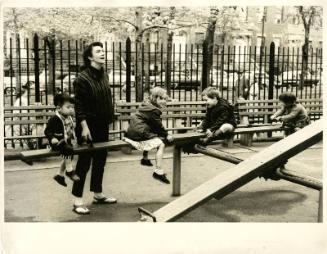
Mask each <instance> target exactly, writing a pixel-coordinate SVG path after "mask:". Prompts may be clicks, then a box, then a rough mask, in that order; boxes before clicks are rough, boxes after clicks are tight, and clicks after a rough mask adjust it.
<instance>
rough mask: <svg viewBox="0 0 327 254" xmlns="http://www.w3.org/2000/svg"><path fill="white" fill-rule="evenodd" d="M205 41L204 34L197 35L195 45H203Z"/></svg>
mask: <svg viewBox="0 0 327 254" xmlns="http://www.w3.org/2000/svg"><path fill="white" fill-rule="evenodd" d="M203 41H204V33H195V44H202V43H203Z"/></svg>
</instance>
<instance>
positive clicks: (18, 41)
mask: <svg viewBox="0 0 327 254" xmlns="http://www.w3.org/2000/svg"><path fill="white" fill-rule="evenodd" d="M16 40H17V41H16V47H17V48H16V52H17V58H18V77H19V79H18V80H16V82H17V81H19V90H18V92H19V93H20V94H22V79H21V78H22V69H21V54H20V52H21V48H20V36H19V35H18V36H17V37H16ZM16 62H17V61H16ZM16 87H18V86H17V83H16ZM19 105H22V96H20V97H19ZM21 129H22V128H21V125H20V132H21ZM20 135H21V133H20Z"/></svg>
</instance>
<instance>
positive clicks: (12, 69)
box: [7, 38, 15, 106]
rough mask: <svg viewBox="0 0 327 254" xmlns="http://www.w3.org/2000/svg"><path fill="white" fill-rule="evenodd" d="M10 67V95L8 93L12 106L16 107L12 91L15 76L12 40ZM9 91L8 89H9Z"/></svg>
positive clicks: (10, 45) (10, 43) (10, 41)
mask: <svg viewBox="0 0 327 254" xmlns="http://www.w3.org/2000/svg"><path fill="white" fill-rule="evenodd" d="M9 54H10V55H9V65H10V67H9V68H10V93H8V94H9V95H10V106H13V105H14V101H13V96H12V91H13V76H15V75H14V68H13V57H12V54H13V53H12V38H10V40H9ZM7 90H8V89H7Z"/></svg>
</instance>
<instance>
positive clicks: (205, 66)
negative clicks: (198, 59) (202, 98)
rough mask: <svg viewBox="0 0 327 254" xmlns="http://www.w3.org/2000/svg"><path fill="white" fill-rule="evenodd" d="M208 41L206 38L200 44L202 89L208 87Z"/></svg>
mask: <svg viewBox="0 0 327 254" xmlns="http://www.w3.org/2000/svg"><path fill="white" fill-rule="evenodd" d="M207 72H208V43H207V41H206V40H204V41H203V44H202V86H201V90H202V91H203V90H204V89H206V88H207V87H208V80H207V79H208V73H207Z"/></svg>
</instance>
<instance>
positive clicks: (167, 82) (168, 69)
mask: <svg viewBox="0 0 327 254" xmlns="http://www.w3.org/2000/svg"><path fill="white" fill-rule="evenodd" d="M171 46H172V45H171V43H170V42H168V43H167V52H166V67H165V70H166V71H165V87H166V89H167V94H168V95H169V96H171V57H172V56H171V54H172V50H171Z"/></svg>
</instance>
